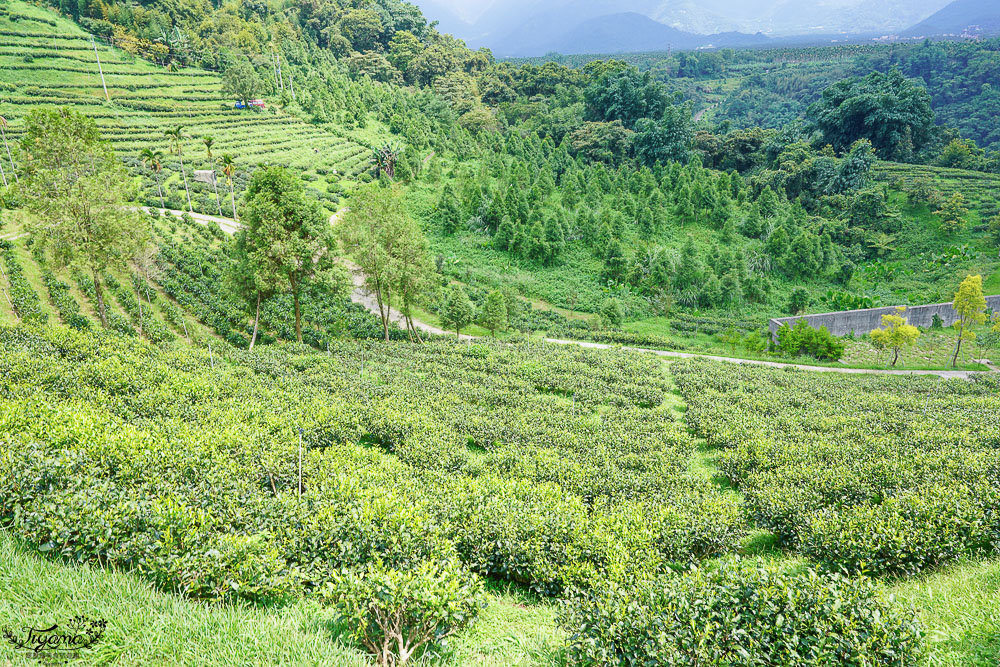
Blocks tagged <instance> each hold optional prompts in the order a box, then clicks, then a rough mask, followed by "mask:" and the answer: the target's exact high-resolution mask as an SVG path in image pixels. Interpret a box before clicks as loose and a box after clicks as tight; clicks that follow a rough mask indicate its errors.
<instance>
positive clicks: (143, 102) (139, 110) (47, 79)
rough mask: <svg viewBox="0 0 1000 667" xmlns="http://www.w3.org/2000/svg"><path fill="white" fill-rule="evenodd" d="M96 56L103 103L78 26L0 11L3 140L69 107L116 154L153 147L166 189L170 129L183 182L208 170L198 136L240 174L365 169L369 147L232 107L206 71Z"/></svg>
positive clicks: (334, 174) (278, 115)
mask: <svg viewBox="0 0 1000 667" xmlns="http://www.w3.org/2000/svg"><path fill="white" fill-rule="evenodd" d="M96 51H97V54H96V55H97V56H99V57H100V64H101V70H103V73H104V79H105V81H106V83H107V94H108V97H109V98H110V101H108V100H106V99H105V95H104V88H103V87H102V84H101V75H100V71H99V70H98V64H97V60H96V57H95V45H94V44H92V43H91V41H90V36H89V35H88V34H87V33H86V32H84V31H83V30H82V29H80V27H79V26H77V25H76V24H74V23H72V22H71V21H69V20H68V19H64V18H61V17H58V16H56V15H55V14H54V13H52V12H48V11H46V10H43V9H40V8H37V7H34V6H31V5H28V4H25V3H21V2H11V3H10V4H9V5H8V6H7V8H6V12H3V10H0V115H2V116H4V117H5V118H6V119H7V120H8V122H9V123H10V127H9V130H8V137H9V138H10V139H12V140H17V139H18V138H19V136H20V134H21V132H22V131H23V123H22V119H23V117H24V116H25V115H26V114H27V113H28V112H29V111H30V109H31V108H32V107H35V106H56V105H58V106H71V107H73V108H76V109H77V110H79V111H81V112H83V113H85V114H87V115H88V116H90V117H92V118H94V119H95V121H96V122H97V125H98V127H99V128H100V130H101V133H102V135H103V136H104V137H106V138H107V139H109V140H110V141H111V142H112V144H113V145H114V147H115V150H116V151H117V153H118V154H119V156H120V157H122V158H125V159H128V158H137V157H138V154H139V152H140V151H141V150H142V149H143V148H154V149H159V150H162V151H163V152H164V153H165V154H166V155H167V163H166V164H165V165H164V167H165V168H164V171H163V175H164V177H167V178H168V181H167V184H166V187H167V190H168V191H169V190H170V184H171V183H173V182H178V183H179V178H180V177H179V172H178V171H177V170H178V169H179V166H180V165H179V164H178V163H177V160H176V157H175V156H171V155H170V154H169V151H168V149H169V146H168V142H167V139H166V138H165V137H164V131H166V130H168V129H172V128H175V127H176V126H178V125H181V126H183V127H184V132H185V134H186V135H188V136H187V138H186V139H184V140H183V142H182V152H183V157H184V161H185V167H186V168H187V169H188V172H189V175H188V179H189V180H191V175H190V170H191V169H201V168H210V166H211V164H212V163H211V162H210V161H209V160H208V158H207V155H206V149H205V145H204V144H203V143H202V137H204V136H211V137H212V138H213V139H214V144H213V146H212V153H213V154H214V155H215V156H218V155H222V154H223V153H230V154H232V155H234V156H236V157H237V160H238V165H239V167H240V169H241V170H247V169H250V168H252V167H254V166H256V165H259V164H265V163H279V162H280V163H281V164H283V165H286V166H290V167H294V168H297V169H301V170H302V171H303V173H305V174H307V176H306V178H307V179H310V180H313V181H318V180H323V179H324V177H328V178H326V180H327V182H328V183H331V184H332V183H336V182H337V181H339V179H340V178H341V177H343V178H346V179H351V178H354V177H356V176H357V175H358V174H360V173H361V172H363V171H365V170H366V169H367V168H368V165H369V156H370V150H369V148H368V147H367V146H366V145H364V144H362V143H360V142H358V141H355V140H353V139H351V138H348V137H347V136H342V135H344V134H345V133H343V132H340V131H339V130H338V129H337V128H335V127H333V126H329V125H327V126H323V127H319V126H315V125H311V124H309V123H306V122H304V121H302V120H301V119H299V118H297V117H295V116H292V115H289V114H287V113H283V112H282V111H280V110H278V109H277V108H276V105H274V104H269V105H268V108H267V109H266V110H262V111H257V110H246V111H240V110H237V109H234V108H233V104H234V101H233V100H232V99H231V98H230V97H229V96H227V95H226V94H225V93H224V92H223V90H222V80H221V79H220V77H219V75H218V74H216V73H214V72H209V71H205V70H200V69H196V68H185V69H181V70H179V71H169V70H168V69H167V68H164V67H159V66H157V65H155V64H153V63H150V62H147V61H145V60H142V59H140V58H136V57H135V56H132V55H131V54H129V53H126V52H124V51H121V50H119V49H116V48H112V47H109V46H106V45H103V44H99V43H98V44H97V45H96ZM335 132H339V134H338V133H335ZM153 192H154V193H155V187H154V188H153ZM180 195H181V196H183V190H181V191H180ZM212 201H213V202H214V200H212ZM199 203H200V202H198V201H196V202H195V204H196V209H197V208H199V207H198V204H199ZM202 203H203V202H202ZM202 207H204V205H203V206H202ZM212 209H214V203H213V204H212ZM204 212H206V213H211V212H213V210H205V211H204Z"/></svg>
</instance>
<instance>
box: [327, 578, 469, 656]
mask: <svg viewBox="0 0 1000 667" xmlns="http://www.w3.org/2000/svg"><path fill="white" fill-rule="evenodd" d="M327 595H328V596H329V597H331V598H332V599H333V600H335V601H336V603H337V606H338V609H339V613H340V618H341V620H342V621H344V622H345V623H346V624H347V625H348V627H350V628H351V630H350V634H351V636H352V637H353V639H354V640H355V641H357V642H358V643H359V644H361V645H362V646H364V647H365V649H367V650H368V651H369V652H370V653H371V654H373V655H374V656H375V657H376V658H377V659H378V662H379V664H380V665H385V666H389V665H402V664H406V663H407V662H408V661H409V659H410V658H411V657H413V656H414V655H415V654H417V653H418V652H419V651H421V650H422V649H424V648H426V647H427V646H429V645H431V644H435V643H440V642H443V641H444V640H445V639H446V638H447V637H449V636H450V635H452V634H454V633H455V632H457V631H458V630H461V629H462V628H464V627H466V626H467V625H469V624H470V623H471V622H472V621H473V620H474V619H475V618H476V615H477V614H478V613H479V609H480V607H481V606H482V605H483V585H482V582H481V581H479V579H478V578H476V577H475V576H474V575H472V574H471V573H469V572H468V570H466V569H464V568H463V567H462V566H461V565H460V564H459V563H458V562H457V561H456V560H454V559H445V560H426V561H423V562H421V563H419V564H417V565H416V566H413V567H407V568H405V569H396V568H392V567H389V566H387V565H386V564H385V563H383V562H382V561H381V560H380V559H377V560H375V561H374V562H372V563H369V564H368V565H367V566H366V567H365V568H361V569H356V570H346V571H344V572H342V573H340V574H337V575H335V576H334V579H333V581H332V582H331V583H330V584H328V587H327Z"/></svg>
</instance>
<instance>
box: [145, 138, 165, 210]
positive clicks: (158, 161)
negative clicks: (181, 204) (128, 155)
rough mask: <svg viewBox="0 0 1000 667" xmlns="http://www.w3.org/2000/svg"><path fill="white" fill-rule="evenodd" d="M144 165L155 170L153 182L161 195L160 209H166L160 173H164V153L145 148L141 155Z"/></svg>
mask: <svg viewBox="0 0 1000 667" xmlns="http://www.w3.org/2000/svg"><path fill="white" fill-rule="evenodd" d="M139 158H140V159H141V160H142V163H143V164H144V165H146V166H147V167H149V168H150V169H152V170H153V180H154V181H156V191H157V192H158V193H160V208H166V207H167V206H166V204H164V203H163V189H162V188H161V187H160V172H161V171H163V151H155V150H153V149H152V148H143V149H142V152H141V153H139Z"/></svg>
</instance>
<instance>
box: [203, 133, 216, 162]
mask: <svg viewBox="0 0 1000 667" xmlns="http://www.w3.org/2000/svg"><path fill="white" fill-rule="evenodd" d="M201 141H202V143H204V144H205V152H206V153H208V159H209V160H211V159H212V144H214V143H215V139H213V138H212V135H210V134H206V135H205V136H204V137H202V138H201Z"/></svg>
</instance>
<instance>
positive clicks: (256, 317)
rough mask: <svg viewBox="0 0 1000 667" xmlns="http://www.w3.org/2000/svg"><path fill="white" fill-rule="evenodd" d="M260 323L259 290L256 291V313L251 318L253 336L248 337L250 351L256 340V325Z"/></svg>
mask: <svg viewBox="0 0 1000 667" xmlns="http://www.w3.org/2000/svg"><path fill="white" fill-rule="evenodd" d="M259 324H260V292H257V314H256V315H254V318H253V336H251V337H250V351H251V352H253V346H254V343H256V342H257V325H259Z"/></svg>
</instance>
